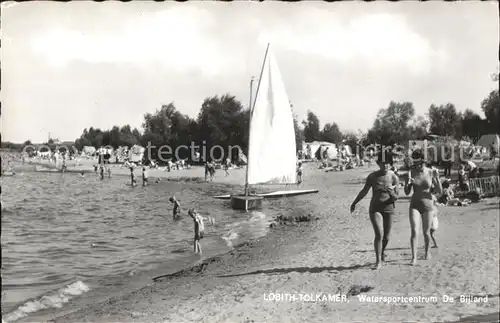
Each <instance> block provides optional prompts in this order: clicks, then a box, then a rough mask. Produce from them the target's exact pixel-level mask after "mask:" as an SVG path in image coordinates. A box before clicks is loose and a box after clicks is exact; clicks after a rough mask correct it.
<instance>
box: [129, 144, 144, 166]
mask: <svg viewBox="0 0 500 323" xmlns="http://www.w3.org/2000/svg"><path fill="white" fill-rule="evenodd" d="M145 151H146V148H144V147H141V146H139V145H134V146H132V148H130V151H129V158H130V161H131V162H134V163H137V162H140V161H142V159H143V157H144V152H145Z"/></svg>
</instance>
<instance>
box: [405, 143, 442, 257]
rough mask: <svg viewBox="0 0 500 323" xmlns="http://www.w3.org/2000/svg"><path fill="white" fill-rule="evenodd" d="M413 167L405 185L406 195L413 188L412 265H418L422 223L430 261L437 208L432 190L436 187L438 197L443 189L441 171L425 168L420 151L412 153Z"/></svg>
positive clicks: (426, 255) (411, 214) (411, 218)
mask: <svg viewBox="0 0 500 323" xmlns="http://www.w3.org/2000/svg"><path fill="white" fill-rule="evenodd" d="M411 157H412V159H413V167H412V168H411V169H410V172H409V173H408V178H407V181H406V184H405V194H406V195H409V194H410V192H411V190H412V188H413V195H412V197H411V201H410V226H411V238H410V243H411V257H412V258H411V264H412V265H415V264H416V263H417V245H418V239H417V234H418V230H419V226H420V222H422V231H423V234H424V242H425V259H426V260H427V259H430V258H431V255H430V253H429V243H430V240H431V232H430V231H431V228H432V220H433V218H434V213H435V212H436V208H435V205H434V200H433V196H432V192H431V189H432V188H433V187H434V188H435V191H436V193H437V194H438V195H440V194H442V192H443V187H442V186H441V182H440V181H439V171H438V170H437V169H430V168H427V167H426V166H425V163H424V160H423V154H422V151H420V150H415V151H414V152H413V153H412V156H411Z"/></svg>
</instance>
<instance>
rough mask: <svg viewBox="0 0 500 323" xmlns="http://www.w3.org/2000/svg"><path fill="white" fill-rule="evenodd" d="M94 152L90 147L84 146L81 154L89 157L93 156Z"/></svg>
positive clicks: (93, 148)
mask: <svg viewBox="0 0 500 323" xmlns="http://www.w3.org/2000/svg"><path fill="white" fill-rule="evenodd" d="M95 152H96V149H95V147H92V146H84V147H83V149H82V153H83V154H84V155H87V156H91V155H93V154H95Z"/></svg>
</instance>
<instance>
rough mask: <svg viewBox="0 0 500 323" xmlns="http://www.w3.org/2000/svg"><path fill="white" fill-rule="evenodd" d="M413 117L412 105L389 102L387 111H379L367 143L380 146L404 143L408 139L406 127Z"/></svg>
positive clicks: (369, 132) (413, 109) (408, 134)
mask: <svg viewBox="0 0 500 323" xmlns="http://www.w3.org/2000/svg"><path fill="white" fill-rule="evenodd" d="M414 116H415V108H414V107H413V103H411V102H402V103H398V102H394V101H391V102H390V103H389V107H388V108H387V109H381V110H379V112H378V114H377V117H376V119H375V121H374V123H373V126H372V128H371V129H370V130H369V131H368V134H367V141H368V142H370V143H377V144H382V145H392V144H395V143H396V144H404V143H406V142H407V141H408V140H409V139H410V133H409V131H408V125H409V123H410V121H411V120H412V119H413V118H414Z"/></svg>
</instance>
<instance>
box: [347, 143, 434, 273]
mask: <svg viewBox="0 0 500 323" xmlns="http://www.w3.org/2000/svg"><path fill="white" fill-rule="evenodd" d="M411 157H412V159H413V166H412V168H411V169H410V171H409V172H408V176H407V178H406V181H405V184H404V192H405V194H406V195H409V194H410V193H411V191H412V190H413V195H412V196H411V199H410V208H409V220H410V228H411V235H410V245H411V254H412V258H411V265H415V264H416V263H417V245H418V233H419V231H420V227H421V228H422V232H423V236H424V243H425V257H424V259H430V258H431V254H430V251H429V245H430V240H431V239H432V240H433V242H434V247H435V248H437V243H436V240H435V238H434V232H435V230H437V228H438V219H437V212H438V210H437V198H436V195H438V196H439V195H441V194H442V193H443V187H442V185H441V181H440V179H439V171H438V170H437V169H435V168H429V167H427V166H426V164H425V160H424V155H423V153H422V151H421V150H415V151H414V152H413V153H412V156H411ZM377 164H378V166H379V170H377V171H375V172H373V173H371V174H369V175H368V177H367V178H366V182H365V185H364V187H363V188H362V189H361V191H360V192H359V194H358V195H357V197H356V198H355V200H354V202H353V203H352V204H351V213H352V212H354V210H355V209H356V205H357V203H358V202H359V201H361V200H362V199H363V198H364V197H365V196H366V195H367V194H368V192H369V191H370V189H371V190H372V198H371V201H370V207H369V211H368V212H369V216H370V221H371V223H372V226H373V230H374V232H375V239H374V242H373V243H374V249H375V258H376V263H375V267H374V269H378V268H380V267H381V266H382V263H383V262H384V261H385V260H386V257H387V256H386V254H385V250H386V247H387V245H388V243H389V238H390V233H391V227H392V221H393V218H394V215H395V212H396V211H395V203H396V201H397V200H398V197H399V187H400V183H399V177H398V176H397V175H396V174H395V173H394V172H393V171H392V170H391V167H392V165H393V155H392V153H390V152H380V153H379V154H378V156H377Z"/></svg>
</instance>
